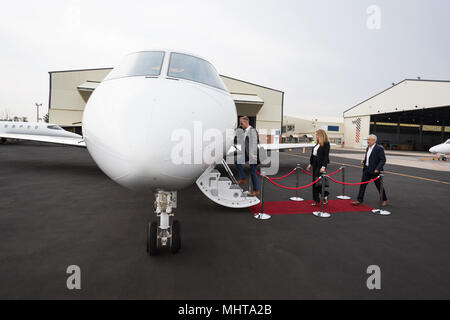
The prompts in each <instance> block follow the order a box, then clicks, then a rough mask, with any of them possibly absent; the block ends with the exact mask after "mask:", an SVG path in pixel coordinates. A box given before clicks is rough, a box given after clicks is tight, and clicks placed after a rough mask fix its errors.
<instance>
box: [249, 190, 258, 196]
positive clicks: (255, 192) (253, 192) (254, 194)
mask: <svg viewBox="0 0 450 320" xmlns="http://www.w3.org/2000/svg"><path fill="white" fill-rule="evenodd" d="M248 196H249V197H256V196H259V191H258V190H256V191H252V192H250V193H249V194H248Z"/></svg>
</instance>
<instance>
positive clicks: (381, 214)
mask: <svg viewBox="0 0 450 320" xmlns="http://www.w3.org/2000/svg"><path fill="white" fill-rule="evenodd" d="M383 194H384V173H383V172H380V203H379V209H373V210H372V212H373V213H375V214H378V215H380V216H388V215H390V214H391V213H390V212H389V211H387V210H383Z"/></svg>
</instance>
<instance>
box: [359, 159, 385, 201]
mask: <svg viewBox="0 0 450 320" xmlns="http://www.w3.org/2000/svg"><path fill="white" fill-rule="evenodd" d="M377 176H378V175H377V174H376V173H373V172H372V173H371V172H369V169H368V168H367V167H364V169H363V174H362V178H361V182H365V181H369V180H372V179H375V178H376V177H377ZM375 185H376V186H377V189H378V192H380V179H378V180H376V181H375ZM366 188H367V183H366V184H362V185H360V186H359V194H358V201H359V202H363V201H364V194H365V193H366ZM383 201H387V197H386V188H385V187H384V186H383Z"/></svg>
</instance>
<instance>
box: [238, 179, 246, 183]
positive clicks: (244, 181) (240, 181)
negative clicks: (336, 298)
mask: <svg viewBox="0 0 450 320" xmlns="http://www.w3.org/2000/svg"><path fill="white" fill-rule="evenodd" d="M238 184H247V180H246V179H241V180H239V181H238Z"/></svg>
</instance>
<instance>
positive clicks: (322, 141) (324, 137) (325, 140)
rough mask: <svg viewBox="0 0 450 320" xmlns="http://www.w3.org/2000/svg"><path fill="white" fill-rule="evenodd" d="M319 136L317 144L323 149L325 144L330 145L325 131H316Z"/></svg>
mask: <svg viewBox="0 0 450 320" xmlns="http://www.w3.org/2000/svg"><path fill="white" fill-rule="evenodd" d="M316 135H317V140H318V141H317V142H318V143H319V144H320V146H321V147H323V146H324V144H325V143H329V140H328V135H327V133H326V132H325V130H323V129H319V130H317V131H316Z"/></svg>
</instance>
